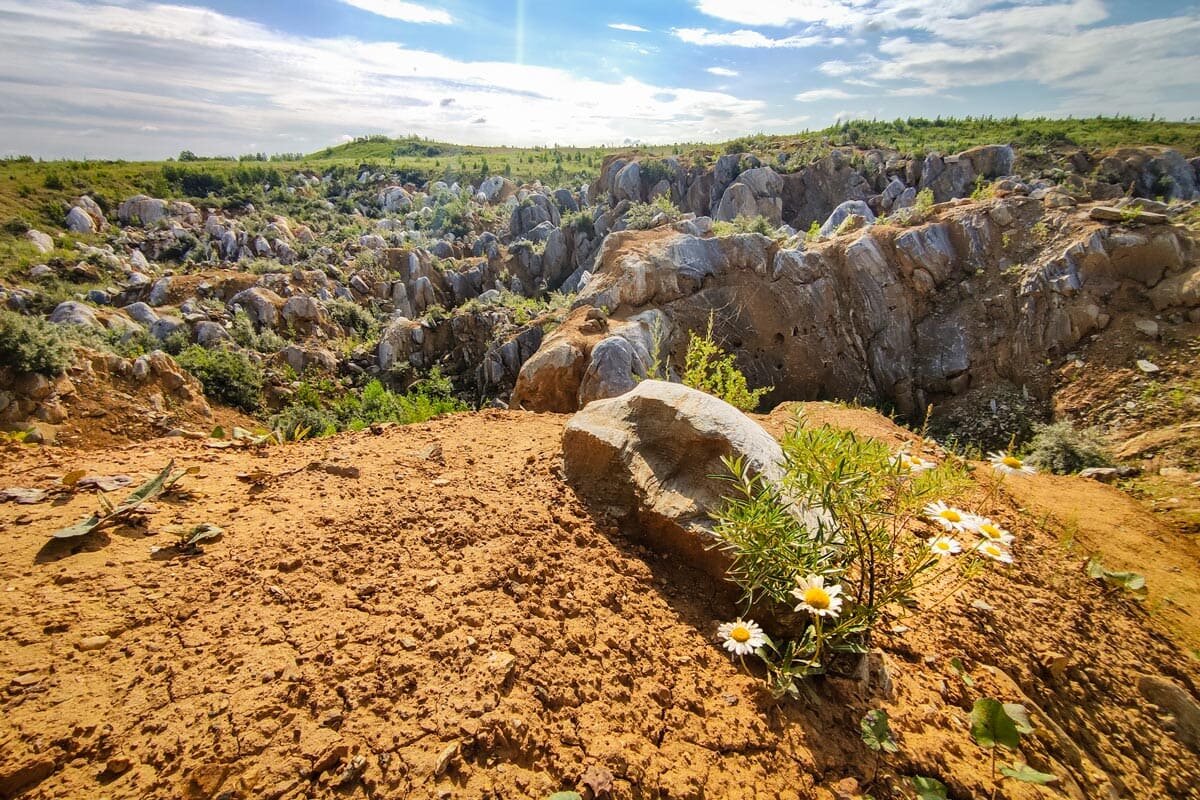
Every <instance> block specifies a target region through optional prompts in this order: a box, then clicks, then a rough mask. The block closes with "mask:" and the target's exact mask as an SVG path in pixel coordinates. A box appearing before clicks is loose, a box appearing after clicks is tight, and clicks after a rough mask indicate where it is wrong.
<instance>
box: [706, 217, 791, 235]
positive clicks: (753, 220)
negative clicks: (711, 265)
mask: <svg viewBox="0 0 1200 800" xmlns="http://www.w3.org/2000/svg"><path fill="white" fill-rule="evenodd" d="M712 232H713V236H734V235H736V234H739V233H758V234H761V235H763V236H766V237H767V238H770V239H775V238H779V229H778V228H775V227H773V226H772V225H771V223H770V221H768V220H767V218H766V217H762V216H754V217H748V216H746V215H745V214H738V215H737V216H736V217H734V218H733V220H732V221H729V222H726V221H724V220H717V221H716V222H714V223H713V226H712Z"/></svg>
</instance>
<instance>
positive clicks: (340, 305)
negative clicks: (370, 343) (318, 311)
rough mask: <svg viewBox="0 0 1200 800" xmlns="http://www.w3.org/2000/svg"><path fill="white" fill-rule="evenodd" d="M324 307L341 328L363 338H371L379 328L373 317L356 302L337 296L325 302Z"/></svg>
mask: <svg viewBox="0 0 1200 800" xmlns="http://www.w3.org/2000/svg"><path fill="white" fill-rule="evenodd" d="M325 309H326V310H327V311H328V312H329V316H331V317H333V320H334V322H336V323H337V324H339V325H341V326H342V327H343V328H348V329H350V330H352V331H354V332H355V333H357V334H358V335H359V336H361V337H362V338H364V339H369V338H371V336H372V335H373V334H374V333H376V332H377V331H378V330H379V323H378V322H377V321H376V320H375V317H374V316H372V315H371V312H370V311H368V310H367V309H365V308H363V307H362V306H360V305H359V304H358V303H354V302H351V301H349V300H346V299H343V298H340V297H339V298H336V299H334V300H330V301H329V302H328V303H326V304H325Z"/></svg>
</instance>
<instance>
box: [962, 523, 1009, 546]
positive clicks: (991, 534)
mask: <svg viewBox="0 0 1200 800" xmlns="http://www.w3.org/2000/svg"><path fill="white" fill-rule="evenodd" d="M971 529H972V530H974V531H975V532H976V533H978V534H979V535H980V536H982V537H983V538H984V539H986V540H987V541H989V542H995V543H996V544H1004V545H1008V544H1012V543H1013V535H1012V534H1011V533H1009V532H1008V531H1006V530H1005V529H1004V528H1001V527H1000V526H999V525H997V524H996V523H994V522H992V521H991V520H990V519H988V518H987V517H975V518H974V519H972V520H971Z"/></svg>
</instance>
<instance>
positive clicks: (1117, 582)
mask: <svg viewBox="0 0 1200 800" xmlns="http://www.w3.org/2000/svg"><path fill="white" fill-rule="evenodd" d="M1087 574H1088V577H1089V578H1092V579H1093V580H1098V581H1104V582H1105V583H1107V584H1108V585H1109V586H1115V587H1117V588H1118V589H1124V590H1126V591H1128V592H1133V593H1134V594H1145V592H1146V577H1145V576H1144V575H1140V574H1138V573H1136V572H1114V571H1113V570H1110V569H1108V568H1107V567H1105V566H1104V564H1103V563H1101V561H1100V559H1098V558H1092V559H1089V560H1088V563H1087Z"/></svg>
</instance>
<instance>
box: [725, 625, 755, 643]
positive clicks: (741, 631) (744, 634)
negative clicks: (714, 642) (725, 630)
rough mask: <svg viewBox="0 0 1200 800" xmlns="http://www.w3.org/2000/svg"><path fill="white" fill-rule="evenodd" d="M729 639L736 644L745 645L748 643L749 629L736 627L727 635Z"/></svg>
mask: <svg viewBox="0 0 1200 800" xmlns="http://www.w3.org/2000/svg"><path fill="white" fill-rule="evenodd" d="M729 638H730V639H733V640H734V641H735V642H737V643H738V644H745V643H746V642H748V641H750V629H749V628H747V627H746V626H745V625H738V626H737V627H736V628H734V629H733V630H732V631H730V633H729Z"/></svg>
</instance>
